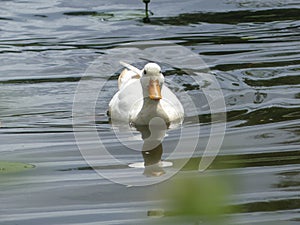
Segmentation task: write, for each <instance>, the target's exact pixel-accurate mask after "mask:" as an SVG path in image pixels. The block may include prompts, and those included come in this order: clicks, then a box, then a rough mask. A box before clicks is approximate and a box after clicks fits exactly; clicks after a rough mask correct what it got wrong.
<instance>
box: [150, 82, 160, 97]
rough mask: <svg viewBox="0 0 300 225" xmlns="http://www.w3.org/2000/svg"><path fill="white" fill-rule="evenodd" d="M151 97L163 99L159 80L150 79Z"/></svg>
mask: <svg viewBox="0 0 300 225" xmlns="http://www.w3.org/2000/svg"><path fill="white" fill-rule="evenodd" d="M148 91H149V98H150V99H152V100H160V99H162V96H161V91H160V86H159V81H158V80H151V79H150V81H149V89H148Z"/></svg>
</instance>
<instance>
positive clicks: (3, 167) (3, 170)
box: [0, 161, 35, 174]
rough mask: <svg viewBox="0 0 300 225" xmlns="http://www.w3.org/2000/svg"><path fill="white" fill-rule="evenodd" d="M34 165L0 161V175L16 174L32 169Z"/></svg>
mask: <svg viewBox="0 0 300 225" xmlns="http://www.w3.org/2000/svg"><path fill="white" fill-rule="evenodd" d="M34 167H35V166H34V165H30V164H25V163H20V162H6V161H0V174H7V173H18V172H22V171H25V170H27V169H32V168H34Z"/></svg>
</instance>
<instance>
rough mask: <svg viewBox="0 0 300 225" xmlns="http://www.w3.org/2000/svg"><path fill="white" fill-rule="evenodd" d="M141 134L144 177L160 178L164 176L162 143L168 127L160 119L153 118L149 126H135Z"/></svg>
mask: <svg viewBox="0 0 300 225" xmlns="http://www.w3.org/2000/svg"><path fill="white" fill-rule="evenodd" d="M135 127H136V129H137V130H138V131H139V132H141V135H142V139H143V141H144V144H143V147H142V155H143V158H144V167H145V169H144V175H145V176H149V177H150V176H161V175H163V174H165V170H164V169H163V166H164V163H163V162H162V159H161V158H162V154H163V145H162V141H163V139H164V137H165V135H166V130H167V127H168V125H167V124H165V121H164V120H163V119H161V118H160V117H155V118H153V119H152V120H151V121H150V123H149V125H143V126H141V125H140V126H135Z"/></svg>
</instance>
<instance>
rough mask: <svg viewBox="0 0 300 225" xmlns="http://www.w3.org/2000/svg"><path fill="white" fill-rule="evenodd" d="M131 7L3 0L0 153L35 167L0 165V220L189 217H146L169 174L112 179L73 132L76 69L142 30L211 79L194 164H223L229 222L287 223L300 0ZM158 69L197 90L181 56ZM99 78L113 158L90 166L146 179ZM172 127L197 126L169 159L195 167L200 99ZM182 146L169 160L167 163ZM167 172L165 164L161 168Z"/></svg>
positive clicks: (295, 193) (141, 36)
mask: <svg viewBox="0 0 300 225" xmlns="http://www.w3.org/2000/svg"><path fill="white" fill-rule="evenodd" d="M143 7H144V5H143V4H142V3H141V1H133V0H130V1H126V3H125V2H123V1H122V2H121V1H116V0H112V1H101V2H99V1H88V2H86V1H85V2H83V1H80V0H77V1H75V0H74V1H68V2H64V1H58V0H51V1H47V2H44V3H41V2H38V1H34V0H33V1H2V3H1V7H0V11H1V17H0V24H1V26H0V32H1V37H0V53H1V54H0V62H1V66H0V87H1V88H0V99H1V101H0V115H1V118H0V121H1V129H0V133H1V136H0V140H1V145H0V152H1V159H0V161H11V162H22V163H28V164H32V165H35V168H34V169H32V168H31V169H27V170H26V171H24V172H20V173H11V174H4V173H2V174H1V175H0V176H1V178H0V179H1V184H0V190H1V194H0V201H1V206H0V224H1V225H2V224H3V225H10V224H23V225H26V224H49V225H50V224H51V225H52V224H85V225H92V224H162V223H167V222H169V223H170V224H175V223H179V224H184V223H186V224H193V223H194V222H189V220H184V221H180V220H178V218H177V219H175V221H173V220H174V217H172V216H171V217H168V216H165V217H164V218H161V219H159V218H152V217H150V216H148V215H147V212H149V211H151V210H153V209H157V208H161V207H162V201H163V199H162V198H161V196H160V191H159V190H160V188H161V186H164V185H168V182H164V183H163V184H157V185H152V186H146V187H139V188H137V187H128V186H123V185H120V184H115V183H113V182H111V181H109V180H107V179H105V178H103V177H101V176H99V175H98V174H97V173H95V172H94V171H93V170H92V169H91V168H90V167H89V165H88V164H87V163H86V162H85V161H84V159H83V157H82V156H81V154H80V152H79V150H78V146H77V145H76V142H75V138H74V133H73V127H72V105H73V99H74V94H75V90H76V88H77V85H78V82H79V81H80V79H81V77H82V76H83V74H84V73H85V71H86V70H87V68H89V66H91V64H92V63H93V62H94V60H96V59H97V58H98V57H100V56H102V55H105V54H107V53H108V52H109V51H111V50H118V49H120V48H121V46H122V45H123V44H127V43H131V42H137V41H144V40H163V41H171V42H172V43H174V44H178V45H180V46H183V47H185V48H187V49H188V50H191V51H192V52H193V53H195V54H197V55H199V56H200V57H201V58H202V59H203V60H204V61H205V63H206V64H207V65H208V66H209V68H210V71H211V73H212V74H214V76H215V77H216V78H217V80H218V82H219V84H220V85H221V88H222V91H223V93H224V96H225V101H226V110H227V129H226V135H225V139H224V142H223V145H222V148H221V150H220V153H219V155H218V157H217V159H216V161H215V162H214V163H213V164H212V165H211V167H210V169H209V170H208V171H207V172H206V173H205V174H207V176H212V177H216V178H218V177H220V176H221V177H223V176H230V177H232V178H231V179H233V182H229V183H230V185H229V186H230V190H231V194H230V196H228V198H229V199H230V200H229V202H230V203H228V204H230V205H236V206H238V210H237V212H235V213H233V214H232V215H231V216H229V220H230V223H231V224H260V225H261V224H284V225H285V224H287V225H293V224H298V223H299V221H300V214H299V212H300V210H299V208H300V202H299V187H300V186H299V185H300V184H299V174H300V165H299V163H300V154H299V144H300V140H299V129H300V124H299V98H300V91H299V85H300V84H299V71H300V61H299V56H300V53H299V52H300V47H299V46H300V41H299V40H300V39H299V31H300V16H299V15H300V14H299V12H300V3H299V1H295V0H278V1H260V0H252V1H244V0H240V1H238V0H222V1H198V0H189V1H171V0H167V1H151V3H150V9H151V11H152V12H153V13H154V15H152V16H151V23H150V24H143V22H142V18H143V16H144V12H143ZM137 66H142V65H140V64H138V65H137ZM163 70H164V72H165V74H166V75H167V77H168V78H169V80H172V81H176V82H177V85H178V90H177V89H176V88H175V87H173V88H174V91H175V92H176V93H177V94H178V95H180V94H181V93H182V92H181V91H182V90H185V91H187V93H188V94H189V95H191V96H194V97H195V99H199V98H198V97H199V93H200V97H201V90H199V86H197V85H194V84H191V83H190V79H189V76H188V75H187V74H182V71H181V70H180V68H175V67H172V66H170V65H163ZM116 72H117V71H116ZM112 75H115V74H99V76H106V77H109V76H112ZM95 79H96V78H95ZM106 88H107V89H106V92H105V95H103V97H102V96H101V98H99V101H100V102H101V105H100V106H98V111H97V116H96V123H97V126H96V127H97V130H98V132H99V133H100V134H101V137H103V139H105V141H106V143H109V144H107V146H108V148H109V150H110V151H111V152H112V153H113V155H114V156H115V157H116V158H118V159H119V160H122V161H123V162H124V163H123V165H117V164H116V163H115V162H113V161H111V160H109V159H106V158H104V159H102V161H100V164H99V167H100V169H101V170H103V171H105V172H106V174H108V175H109V176H114V177H115V178H116V179H123V180H125V181H134V180H138V179H141V180H145V179H148V178H147V177H145V176H144V175H143V169H134V168H129V167H128V166H127V165H128V164H130V163H135V162H141V161H143V157H142V155H141V154H140V153H139V152H132V151H129V150H128V149H126V148H125V147H124V146H122V145H120V143H119V142H118V141H117V140H116V139H115V136H114V133H113V129H112V127H111V125H110V124H109V123H108V117H107V116H106V106H107V104H108V102H109V100H110V98H111V97H112V96H113V94H114V92H115V91H116V89H117V82H116V80H115V78H114V77H112V79H111V80H110V81H109V82H108V83H107V86H106ZM180 90H181V91H180ZM201 106H202V105H201V104H200V103H199V107H201ZM197 118H199V120H200V124H199V123H198V122H197V121H198V120H197ZM92 125H93V124H87V127H88V128H89V127H92ZM183 126H184V127H187V128H190V129H191V131H190V132H191V133H189V134H190V138H191V139H193V138H194V139H195V138H196V137H194V136H193V134H194V133H193V129H197V128H198V127H199V126H200V127H201V135H200V141H199V144H198V148H197V149H198V151H196V153H195V155H194V158H193V159H192V160H190V161H189V162H188V164H187V165H186V166H185V167H184V168H183V169H182V172H181V174H186V175H187V176H192V177H195V179H196V177H198V176H199V175H198V172H197V169H198V164H199V161H200V156H201V154H202V153H203V152H201V149H203V146H205V145H206V142H207V139H208V136H209V130H210V119H209V114H208V112H207V110H205V107H204V108H203V109H202V111H201V113H199V115H198V114H196V113H195V111H189V112H188V114H187V116H186V119H185V123H184V124H183ZM179 131H180V129H179V128H177V129H173V130H170V131H169V132H168V136H167V137H166V139H165V141H164V143H163V144H164V155H163V158H164V157H166V156H167V155H168V153H170V152H172V148H173V146H175V145H176V143H177V141H176V138H177V136H178V133H179ZM133 142H135V141H134V140H133ZM136 142H137V143H140V141H138V140H136ZM187 149H188V144H187ZM185 157H186V155H185V154H184V153H183V154H182V155H181V156H180V157H175V158H171V159H170V160H169V161H171V162H173V164H174V168H176V166H177V163H178V161H180V160H184V159H187V158H185ZM171 171H172V168H166V172H167V174H168V172H171ZM203 176H206V175H203ZM149 179H151V178H149ZM158 193H159V194H158ZM175 218H176V217H175ZM176 221H177V222H176ZM179 221H180V222H179ZM200 221H201V219H200Z"/></svg>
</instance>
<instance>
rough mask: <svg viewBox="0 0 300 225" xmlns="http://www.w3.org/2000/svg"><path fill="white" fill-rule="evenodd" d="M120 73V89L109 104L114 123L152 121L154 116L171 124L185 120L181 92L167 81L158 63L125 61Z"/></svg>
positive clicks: (145, 122) (136, 124) (109, 113)
mask: <svg viewBox="0 0 300 225" xmlns="http://www.w3.org/2000/svg"><path fill="white" fill-rule="evenodd" d="M120 63H121V64H122V65H123V66H124V67H125V69H124V70H123V71H122V72H121V73H120V75H119V77H118V91H117V92H116V93H115V95H114V96H113V97H112V99H111V100H110V102H109V105H108V115H109V117H110V119H111V121H112V122H114V123H124V122H125V123H128V124H130V125H133V126H143V125H149V123H150V121H151V120H152V119H153V118H156V117H158V118H160V119H162V120H163V121H164V122H165V123H166V125H167V126H169V125H170V124H181V123H182V122H183V119H184V109H183V106H182V104H181V102H180V101H179V99H178V98H177V96H176V95H175V94H174V93H173V92H172V91H171V90H170V89H169V88H168V87H167V86H166V85H165V83H164V80H165V78H164V75H163V74H162V71H161V67H160V66H159V65H158V64H157V63H153V62H150V63H147V64H146V65H145V66H144V68H143V69H142V70H140V69H138V68H136V67H134V66H132V65H130V64H128V63H125V62H120Z"/></svg>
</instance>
